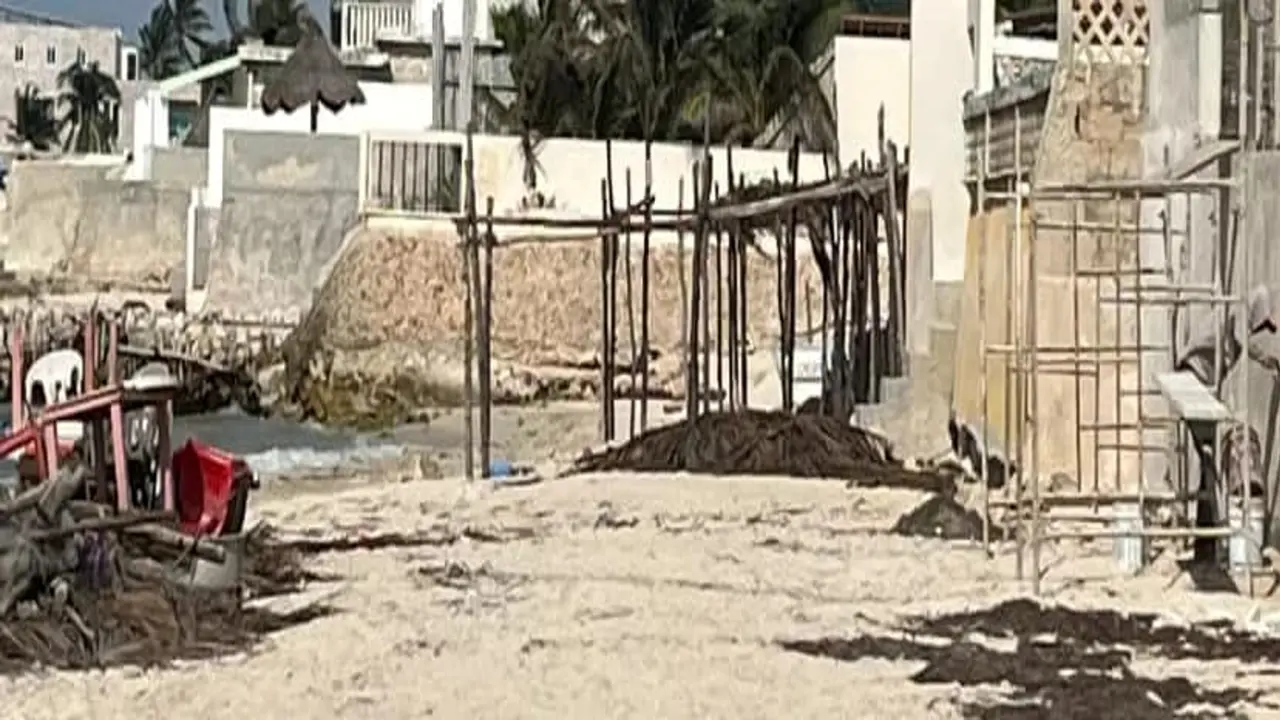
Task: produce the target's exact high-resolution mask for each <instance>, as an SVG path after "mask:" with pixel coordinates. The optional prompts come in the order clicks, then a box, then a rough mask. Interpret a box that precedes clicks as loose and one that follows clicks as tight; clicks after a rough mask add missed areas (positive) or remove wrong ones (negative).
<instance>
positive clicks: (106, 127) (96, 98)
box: [58, 62, 120, 153]
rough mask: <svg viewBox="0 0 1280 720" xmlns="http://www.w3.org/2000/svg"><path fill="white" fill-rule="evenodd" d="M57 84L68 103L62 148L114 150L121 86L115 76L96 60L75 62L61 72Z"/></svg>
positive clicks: (61, 97) (66, 149)
mask: <svg viewBox="0 0 1280 720" xmlns="http://www.w3.org/2000/svg"><path fill="white" fill-rule="evenodd" d="M58 88H59V90H60V96H59V99H60V100H61V102H62V104H63V105H64V106H65V107H66V112H65V113H64V114H63V116H62V118H61V119H60V120H59V124H60V126H61V128H62V129H63V130H64V131H65V132H66V137H65V139H64V140H63V144H62V149H63V151H64V152H74V153H106V152H111V151H112V149H113V148H114V147H115V142H116V135H117V133H118V131H119V127H118V123H117V121H118V118H119V115H118V113H119V107H120V89H119V88H118V87H117V86H116V81H115V79H114V78H112V77H111V76H110V75H108V74H107V73H105V72H103V71H102V69H101V68H100V67H99V66H98V63H96V62H92V63H88V64H85V63H81V62H76V63H73V64H72V65H69V66H67V68H66V69H64V70H63V71H62V72H60V73H58Z"/></svg>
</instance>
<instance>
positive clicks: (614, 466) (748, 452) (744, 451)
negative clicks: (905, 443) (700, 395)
mask: <svg viewBox="0 0 1280 720" xmlns="http://www.w3.org/2000/svg"><path fill="white" fill-rule="evenodd" d="M616 470H629V471H637V472H690V473H702V474H709V475H748V474H749V475H784V476H791V477H806V478H839V479H844V480H848V481H849V483H850V484H851V485H854V486H858V487H894V488H905V489H912V490H924V491H928V492H940V493H943V494H946V495H952V494H954V493H955V481H954V479H953V478H952V477H950V476H948V475H944V474H939V473H932V472H917V471H914V470H908V469H907V468H905V467H903V465H902V463H901V462H900V461H899V460H898V459H896V458H895V457H893V454H892V452H891V450H890V448H889V446H888V443H887V442H886V441H885V440H884V439H883V438H881V437H880V436H878V435H876V434H875V433H871V432H868V431H866V430H864V429H862V428H858V427H855V426H851V425H850V424H849V423H848V422H846V421H843V420H840V419H837V418H834V417H829V416H824V415H810V414H802V415H792V414H789V413H785V412H765V411H760V410H745V411H739V412H732V413H729V412H714V413H707V414H704V415H700V416H698V417H696V418H693V419H688V420H682V421H680V422H678V423H674V424H671V425H664V426H662V427H659V428H654V429H652V430H648V431H646V432H644V433H641V434H640V435H637V436H636V437H634V438H632V439H631V440H630V441H628V442H627V443H625V444H623V445H620V446H617V447H612V448H607V449H605V450H602V451H600V452H596V453H588V454H586V455H584V456H583V457H582V458H581V459H579V460H578V462H577V463H576V464H575V465H574V467H573V468H572V470H571V472H575V473H586V472H606V471H616Z"/></svg>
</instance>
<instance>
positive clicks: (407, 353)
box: [287, 229, 821, 419]
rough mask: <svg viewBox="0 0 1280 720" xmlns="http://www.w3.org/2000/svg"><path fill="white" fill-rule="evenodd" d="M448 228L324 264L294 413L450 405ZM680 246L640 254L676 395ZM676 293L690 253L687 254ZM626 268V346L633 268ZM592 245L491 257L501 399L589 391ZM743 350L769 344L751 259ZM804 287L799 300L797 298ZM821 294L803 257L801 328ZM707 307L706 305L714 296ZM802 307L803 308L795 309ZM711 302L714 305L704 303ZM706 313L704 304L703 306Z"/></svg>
mask: <svg viewBox="0 0 1280 720" xmlns="http://www.w3.org/2000/svg"><path fill="white" fill-rule="evenodd" d="M456 243H457V236H456V234H455V233H453V232H452V231H444V230H442V231H440V232H436V233H431V232H419V233H411V234H399V233H394V232H388V231H382V230H375V229H365V230H360V231H358V232H357V233H356V234H355V236H354V237H353V238H352V241H351V242H350V243H349V245H348V247H347V249H346V250H345V251H344V252H343V254H342V256H341V257H340V258H339V259H338V260H337V262H336V263H335V265H334V267H333V270H332V273H331V274H330V275H329V277H328V279H327V281H326V283H325V284H324V286H323V288H322V289H321V291H320V292H319V293H318V295H317V297H316V301H315V304H314V305H313V307H312V310H311V313H310V315H309V317H308V318H307V319H306V321H304V324H303V326H302V327H301V328H300V330H299V333H298V334H297V335H296V336H295V337H294V338H293V339H292V340H291V341H290V346H291V347H290V348H289V349H288V350H287V352H288V354H289V356H290V365H291V375H292V376H293V379H294V382H295V384H296V387H297V388H298V392H299V398H298V399H299V402H301V403H302V404H303V405H304V406H305V407H304V410H306V411H308V412H310V413H313V414H316V415H319V416H320V417H322V418H324V419H333V418H336V417H338V416H340V415H342V414H344V413H347V412H353V413H355V414H360V413H361V412H381V411H380V410H375V409H374V408H372V407H366V408H363V409H362V410H361V409H353V408H352V407H350V403H351V402H352V400H351V399H350V398H338V397H333V396H332V393H333V391H335V390H336V391H339V392H342V393H350V394H354V390H355V389H356V388H360V389H361V392H360V394H361V395H363V396H364V397H365V399H364V400H363V402H372V400H370V398H376V396H377V395H378V393H377V392H376V391H372V390H370V387H371V386H372V385H379V384H390V385H393V386H395V387H397V388H398V393H399V397H400V399H401V400H402V401H404V402H406V403H418V404H420V405H422V404H430V403H438V402H456V401H457V399H458V398H459V397H460V393H461V387H462V383H463V371H462V362H461V358H462V347H463V337H464V336H463V327H464V307H465V306H464V285H463V280H462V274H461V254H460V251H459V249H458V248H457V245H456ZM681 252H682V251H681V249H680V248H679V247H677V246H669V245H668V246H659V247H655V248H653V249H652V251H651V254H652V256H651V266H650V273H651V274H650V283H651V296H650V318H651V320H650V328H649V333H650V341H651V347H652V350H653V353H654V356H655V359H654V361H653V364H652V366H651V367H652V372H653V374H654V377H653V380H652V384H653V387H654V388H655V389H661V388H663V387H665V388H667V389H668V391H670V392H673V393H676V392H679V391H680V388H679V385H680V383H681V382H682V380H681V370H682V368H681V362H682V361H681V360H680V356H681V347H682V346H683V343H684V329H683V328H684V325H683V321H682V318H683V316H684V312H683V308H684V307H685V304H684V301H683V300H682V297H683V295H682V290H681V271H682V263H681ZM684 254H685V258H684V263H683V270H684V277H685V282H687V279H688V267H689V259H688V257H687V256H688V254H689V253H688V251H687V250H685V251H684ZM633 257H634V262H633V264H632V267H631V282H632V289H633V302H634V307H635V317H636V321H635V323H636V325H637V328H636V335H637V337H638V335H639V329H638V326H639V324H640V320H639V307H640V273H641V268H640V260H639V257H640V255H639V253H638V252H637V253H635V254H634V256H633ZM599 262H600V253H599V240H596V239H584V240H582V241H563V240H560V241H554V240H552V241H545V242H532V243H528V244H522V245H517V246H513V247H506V248H501V249H498V250H497V251H495V253H494V281H493V282H494V295H493V318H494V327H493V353H494V358H495V378H496V383H497V385H498V387H497V389H496V392H497V394H498V396H499V399H506V400H513V401H514V400H521V399H530V398H553V397H554V398H561V399H567V398H583V397H590V396H592V395H594V393H595V392H597V391H598V387H597V385H598V383H597V381H596V376H597V374H598V370H596V369H595V368H597V367H598V362H599V347H600V332H601V330H600V306H601V290H600V265H599ZM748 273H749V279H748V325H749V329H748V341H749V342H750V343H751V344H753V345H755V346H756V347H769V346H771V345H774V344H776V341H777V336H778V327H779V323H778V320H777V316H778V312H777V300H776V293H777V290H776V287H777V286H776V266H775V264H774V262H773V261H772V260H771V259H770V258H768V257H765V256H764V255H762V254H758V253H752V254H751V255H750V260H749V263H748ZM625 277H626V276H625V271H624V270H623V263H622V261H620V265H619V280H618V288H619V301H618V303H619V309H618V316H619V317H618V328H617V338H618V341H617V342H618V353H619V356H621V357H623V358H625V357H626V356H629V354H630V349H629V348H630V336H631V332H632V328H631V324H630V323H629V322H628V313H627V310H626V304H625V295H624V294H623V293H624V287H625V283H626V280H625ZM806 285H807V286H808V288H809V291H808V292H806V291H805V287H806ZM820 288H821V283H820V281H819V279H818V275H817V269H816V266H815V265H814V264H813V263H812V262H811V261H808V260H807V259H805V260H802V263H801V276H800V280H799V288H798V290H797V293H798V298H799V304H800V305H801V308H800V309H799V310H798V312H799V320H798V325H799V326H800V327H801V328H803V327H804V326H805V323H806V318H808V319H811V320H812V322H813V323H814V324H816V323H818V322H819V321H820V317H821V309H820V306H819V302H820V299H821V290H820ZM713 298H714V294H713ZM806 298H808V300H809V309H808V311H807V312H806V311H805V310H804V309H803V305H804V302H805V300H806ZM712 302H713V303H714V299H713V301H712ZM713 307H714V305H713Z"/></svg>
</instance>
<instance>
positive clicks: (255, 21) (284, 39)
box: [227, 0, 306, 47]
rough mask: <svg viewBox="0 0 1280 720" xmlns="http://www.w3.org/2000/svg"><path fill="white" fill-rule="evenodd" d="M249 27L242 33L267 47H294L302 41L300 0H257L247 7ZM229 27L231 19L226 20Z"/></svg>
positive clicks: (302, 6)
mask: <svg viewBox="0 0 1280 720" xmlns="http://www.w3.org/2000/svg"><path fill="white" fill-rule="evenodd" d="M249 9H250V15H249V25H248V27H246V28H244V31H245V32H247V33H249V34H251V35H253V36H254V37H257V38H261V39H262V42H263V43H265V44H267V45H274V46H278V47H294V46H295V45H297V44H298V41H300V40H301V39H302V14H303V13H304V12H306V6H305V5H303V3H302V2H301V0H257V1H256V2H251V3H250V5H249ZM227 23H228V25H230V23H231V18H227Z"/></svg>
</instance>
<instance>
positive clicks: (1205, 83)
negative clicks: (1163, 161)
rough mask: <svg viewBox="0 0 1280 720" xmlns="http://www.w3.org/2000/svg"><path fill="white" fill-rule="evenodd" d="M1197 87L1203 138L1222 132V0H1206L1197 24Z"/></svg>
mask: <svg viewBox="0 0 1280 720" xmlns="http://www.w3.org/2000/svg"><path fill="white" fill-rule="evenodd" d="M1196 25H1197V28H1196V32H1197V34H1198V36H1199V37H1198V38H1197V39H1196V58H1195V59H1196V65H1197V76H1196V88H1197V91H1198V101H1197V104H1196V117H1197V118H1198V119H1199V125H1200V137H1201V139H1202V140H1214V139H1217V138H1218V136H1219V135H1220V134H1221V132H1222V0H1203V4H1202V6H1201V8H1200V14H1199V16H1198V22H1197V23H1196Z"/></svg>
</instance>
